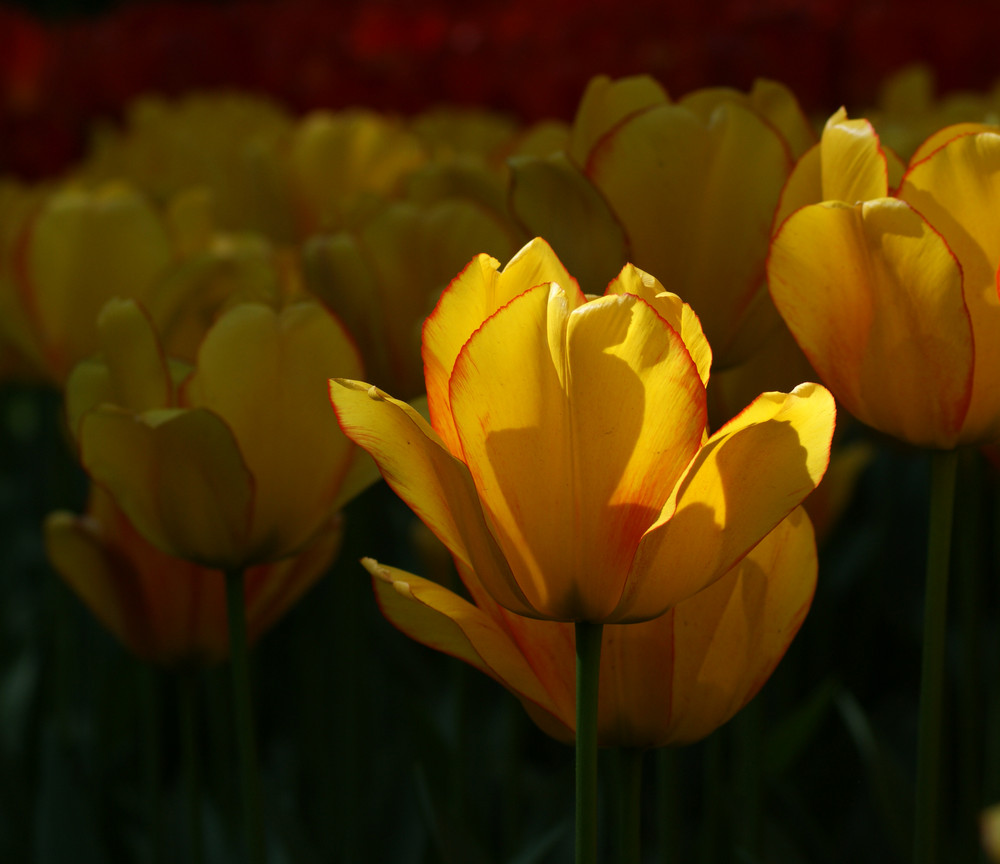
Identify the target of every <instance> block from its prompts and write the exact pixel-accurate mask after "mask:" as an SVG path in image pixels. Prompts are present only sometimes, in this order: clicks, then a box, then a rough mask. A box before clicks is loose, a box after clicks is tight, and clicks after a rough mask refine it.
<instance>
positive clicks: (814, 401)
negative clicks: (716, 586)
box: [614, 384, 836, 621]
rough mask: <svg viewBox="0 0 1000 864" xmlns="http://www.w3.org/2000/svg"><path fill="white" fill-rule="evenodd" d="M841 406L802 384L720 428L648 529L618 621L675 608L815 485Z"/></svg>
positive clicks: (767, 395)
mask: <svg viewBox="0 0 1000 864" xmlns="http://www.w3.org/2000/svg"><path fill="white" fill-rule="evenodd" d="M835 410H836V409H835V406H834V402H833V398H832V397H831V395H830V393H829V392H828V391H827V390H825V389H824V388H822V387H819V386H817V385H815V384H802V385H800V386H799V387H797V388H796V389H795V390H794V391H792V393H790V394H785V393H765V394H763V395H761V396H760V397H759V398H758V399H756V400H755V401H754V402H753V403H752V404H751V405H749V406H748V407H747V408H746V409H745V410H744V411H743V412H742V413H741V414H740V415H739V416H737V417H735V418H734V419H733V420H731V421H730V422H729V423H727V424H726V425H725V426H723V427H722V428H721V429H719V430H718V431H717V432H716V433H715V434H713V435H712V436H711V437H710V438H709V439H708V442H707V443H706V444H705V446H704V447H703V448H702V449H701V451H700V452H699V453H698V455H697V457H695V460H694V461H693V462H692V464H691V466H690V468H689V469H688V473H687V476H686V477H685V478H684V479H683V480H682V481H681V483H680V486H679V487H678V489H677V491H676V501H675V502H673V504H674V506H672V507H668V508H665V512H664V515H663V516H662V517H661V518H660V520H658V521H657V522H656V524H654V525H653V526H652V527H651V528H650V529H649V531H647V532H646V534H645V535H644V536H643V538H642V540H641V542H640V543H639V546H638V549H637V551H636V555H635V559H634V561H633V562H632V568H633V570H638V571H639V572H649V573H662V574H663V576H662V578H659V579H643V580H630V581H629V583H628V585H627V587H626V590H625V594H624V595H623V596H622V600H621V603H620V604H619V607H618V608H617V609H616V610H615V616H614V617H615V619H616V620H622V621H630V620H642V619H646V618H651V617H654V616H655V615H656V614H657V610H661V612H662V611H666V610H667V609H668V608H670V607H671V606H674V605H676V604H677V603H679V602H681V601H682V600H685V599H687V598H688V597H690V596H692V595H693V594H695V593H697V592H698V591H700V590H702V589H703V588H704V587H705V586H707V585H709V584H711V583H712V582H713V581H714V580H715V579H717V578H719V577H720V576H721V575H722V574H723V573H725V572H726V571H727V570H728V569H729V568H730V567H732V566H733V565H734V564H735V563H736V562H737V561H739V560H740V558H742V556H743V555H745V554H746V552H747V550H748V549H750V548H752V547H753V546H754V545H755V544H756V543H757V542H758V541H759V539H760V538H761V537H762V536H764V535H766V534H767V533H768V532H769V531H770V530H771V529H772V528H773V527H774V526H775V525H777V524H778V522H780V521H781V520H782V519H784V518H785V516H787V515H788V513H790V512H791V511H792V510H793V509H794V508H795V507H796V506H797V505H798V504H799V503H801V501H802V500H803V499H804V498H805V497H806V496H807V495H808V494H809V493H810V492H811V491H812V490H813V489H814V488H815V487H816V485H817V484H818V483H819V481H820V479H821V478H822V476H823V474H824V472H825V471H826V467H827V463H828V462H829V458H830V440H831V437H832V429H833V418H834V414H835Z"/></svg>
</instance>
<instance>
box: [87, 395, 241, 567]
mask: <svg viewBox="0 0 1000 864" xmlns="http://www.w3.org/2000/svg"><path fill="white" fill-rule="evenodd" d="M80 455H81V460H82V462H83V466H84V468H86V470H87V472H88V473H89V474H90V476H91V477H92V478H93V479H94V480H95V481H96V482H97V483H100V484H101V485H102V486H103V487H104V488H105V489H107V490H108V491H109V492H110V493H111V495H112V497H113V498H114V499H115V502H116V503H117V504H118V506H119V507H120V508H121V509H122V510H123V511H124V512H125V514H126V515H127V516H128V517H129V519H131V521H132V522H133V523H134V524H135V526H136V528H138V529H139V531H140V532H141V533H142V534H143V535H144V536H145V537H146V538H147V539H148V540H149V541H150V542H151V543H153V544H154V545H156V546H157V547H159V548H160V549H162V550H163V551H165V552H169V553H170V554H172V555H177V556H179V557H181V558H187V559H189V560H191V561H196V562H198V563H200V564H204V565H206V566H209V567H218V568H229V567H242V566H244V565H245V564H246V563H247V561H248V560H252V559H253V558H254V554H253V553H254V552H255V551H256V550H253V549H248V544H247V540H248V536H249V530H250V521H251V518H252V506H253V480H252V478H251V476H250V473H249V471H248V470H247V466H246V464H245V463H244V461H243V458H242V457H241V456H240V451H239V447H238V446H237V444H236V441H235V439H234V438H233V433H232V432H231V431H230V429H229V428H228V427H227V426H226V424H225V423H224V422H223V421H222V420H221V419H220V418H219V417H218V416H217V415H215V414H213V413H211V412H210V411H206V410H202V409H192V410H162V411H149V412H146V413H145V414H142V415H139V416H134V415H131V414H128V413H125V412H123V411H121V410H119V409H114V408H97V409H95V410H94V411H91V412H90V413H89V414H87V415H86V416H85V417H84V418H83V420H82V422H81V424H80Z"/></svg>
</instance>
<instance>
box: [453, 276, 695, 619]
mask: <svg viewBox="0 0 1000 864" xmlns="http://www.w3.org/2000/svg"><path fill="white" fill-rule="evenodd" d="M497 369H517V370H518V371H517V381H516V386H511V380H510V379H509V378H507V377H506V376H503V375H497V374H496V370H497ZM450 393H451V398H450V403H451V409H452V412H453V416H454V420H455V428H456V431H457V433H458V438H459V440H460V442H461V446H462V453H463V459H464V461H465V463H466V465H468V467H469V470H470V472H471V474H472V477H473V479H474V481H475V484H476V489H477V491H478V493H479V498H480V500H481V501H482V503H483V506H484V508H485V510H486V512H487V514H488V518H489V522H490V525H491V527H492V529H493V532H494V535H495V536H496V538H497V541H498V542H499V544H500V546H501V548H502V549H503V551H504V554H505V557H506V559H507V561H508V562H509V563H510V566H511V569H512V571H513V573H514V578H515V579H516V580H517V582H518V584H519V585H520V587H521V589H522V591H523V592H524V594H525V596H526V597H527V599H528V601H529V602H530V604H531V605H532V606H533V607H534V608H535V609H536V610H538V612H539V613H540V615H541V616H542V617H550V618H554V619H559V620H605V619H606V618H607V616H608V615H609V614H610V613H611V612H612V610H613V609H614V607H615V604H616V603H617V602H618V598H619V596H620V594H621V591H622V589H623V587H624V584H625V579H626V577H627V575H628V563H629V561H630V560H631V557H632V553H633V550H634V549H635V546H636V544H637V543H638V541H639V538H640V537H641V536H642V534H643V532H644V531H645V530H646V528H648V527H649V525H650V524H651V523H652V522H653V521H654V519H655V518H656V516H657V514H658V513H659V511H660V508H661V507H662V505H663V502H664V500H666V498H667V497H668V496H669V494H670V490H671V489H672V488H673V487H674V485H675V484H676V482H677V481H678V479H679V478H680V476H681V475H682V474H683V472H684V470H685V468H686V467H687V465H688V463H689V462H690V460H691V459H692V458H693V457H694V454H695V453H696V452H697V450H698V447H699V446H700V445H701V442H702V434H703V431H704V428H705V423H706V408H705V391H704V387H703V385H702V383H701V379H700V377H699V375H698V370H697V368H696V367H695V365H694V362H693V361H692V359H691V357H690V355H689V354H688V351H687V348H686V346H685V345H684V343H683V341H682V340H681V338H680V336H679V334H678V333H677V332H676V331H675V330H674V329H673V328H671V327H670V326H669V325H668V324H667V323H666V322H665V321H664V320H663V319H662V318H661V317H660V316H659V315H657V314H656V312H655V310H654V309H653V308H652V307H651V306H649V305H648V304H647V303H645V302H644V301H643V300H641V299H639V298H638V297H635V296H633V295H628V294H625V295H617V294H612V295H609V296H606V297H602V298H599V299H596V300H592V301H590V302H588V303H586V304H584V305H582V306H579V307H577V308H573V305H572V300H571V298H567V296H566V294H565V292H564V291H563V290H562V289H561V288H560V287H559V286H557V285H552V286H551V288H550V287H549V286H544V285H543V286H539V287H536V288H533V289H531V290H529V291H527V292H525V293H524V294H521V295H520V296H518V297H516V298H515V299H514V300H512V301H511V302H510V303H508V304H507V305H506V306H505V307H503V308H502V309H500V310H499V311H498V312H496V313H495V314H494V315H493V316H492V317H490V318H489V319H487V320H486V321H485V322H484V323H483V325H482V327H481V328H480V329H479V330H478V331H476V333H475V334H474V335H473V336H472V338H470V339H469V341H468V342H467V343H466V344H465V346H464V347H463V348H462V351H461V353H460V354H459V356H458V359H457V361H456V363H455V368H454V371H453V373H452V377H451V385H450ZM666 417H669V418H670V422H664V419H663V418H666ZM640 572H642V571H640ZM487 588H489V586H487Z"/></svg>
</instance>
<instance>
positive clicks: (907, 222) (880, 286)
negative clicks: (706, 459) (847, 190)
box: [768, 199, 978, 447]
mask: <svg viewBox="0 0 1000 864" xmlns="http://www.w3.org/2000/svg"><path fill="white" fill-rule="evenodd" d="M768 278H769V282H770V286H771V296H772V298H773V299H774V303H775V306H777V308H778V311H779V312H780V313H781V315H782V317H783V318H784V319H785V323H786V324H787V325H788V327H789V329H790V330H791V331H792V334H793V335H794V336H795V339H796V341H797V342H798V343H799V346H800V347H801V348H802V350H803V351H804V352H805V354H806V356H807V357H808V358H809V360H810V362H811V363H812V365H813V368H814V369H816V371H817V372H818V373H819V375H820V377H821V378H822V379H823V381H824V383H826V384H827V386H829V387H830V389H831V390H833V392H834V393H835V394H836V396H837V398H838V399H839V400H840V401H841V402H843V404H844V406H845V407H846V408H847V409H848V410H849V411H850V412H851V413H852V414H854V415H855V416H856V417H858V419H860V420H862V421H863V422H865V423H868V424H869V425H871V426H874V427H875V428H876V429H879V430H881V431H883V432H886V433H888V434H890V435H895V436H896V437H898V438H902V439H904V440H906V441H909V442H911V443H914V444H917V445H920V446H926V447H952V446H954V444H955V443H956V441H957V440H958V439H959V435H960V432H961V428H962V423H963V421H964V419H965V414H966V410H967V408H968V405H969V397H970V392H971V385H972V368H973V342H972V326H971V324H970V322H969V312H968V310H967V309H966V307H965V303H964V301H963V299H962V271H961V269H960V268H959V266H958V264H957V262H956V261H955V259H954V256H953V255H952V253H951V251H950V250H949V249H948V246H947V245H946V244H945V242H944V241H943V240H942V239H941V237H940V236H939V235H938V234H937V232H935V231H934V229H933V228H931V226H930V225H928V224H927V222H926V221H925V220H924V219H922V218H921V216H920V214H918V213H917V212H916V211H914V210H913V209H912V208H910V207H909V206H907V205H906V204H905V203H903V202H901V201H897V200H894V199H880V200H876V201H872V202H868V203H865V204H862V205H857V206H854V207H850V206H848V205H846V204H841V203H835V202H834V203H829V204H824V205H814V206H811V207H806V208H804V209H802V210H800V211H798V212H797V213H795V214H793V215H792V216H791V217H789V219H788V220H787V221H786V222H785V223H784V225H783V226H782V228H781V230H780V231H779V232H778V234H777V236H776V237H775V239H774V241H773V242H772V246H771V257H770V260H769V263H768ZM977 347H978V345H977Z"/></svg>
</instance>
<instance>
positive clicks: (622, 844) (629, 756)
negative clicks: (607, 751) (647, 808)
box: [618, 747, 646, 864]
mask: <svg viewBox="0 0 1000 864" xmlns="http://www.w3.org/2000/svg"><path fill="white" fill-rule="evenodd" d="M645 755H646V751H645V750H641V749H639V748H638V747H627V748H623V749H622V750H619V751H618V757H619V758H618V773H619V777H618V784H619V785H618V807H619V810H618V861H619V862H620V864H639V862H640V860H641V849H642V760H643V758H644V757H645Z"/></svg>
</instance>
